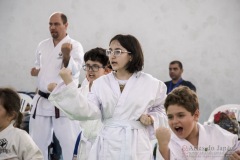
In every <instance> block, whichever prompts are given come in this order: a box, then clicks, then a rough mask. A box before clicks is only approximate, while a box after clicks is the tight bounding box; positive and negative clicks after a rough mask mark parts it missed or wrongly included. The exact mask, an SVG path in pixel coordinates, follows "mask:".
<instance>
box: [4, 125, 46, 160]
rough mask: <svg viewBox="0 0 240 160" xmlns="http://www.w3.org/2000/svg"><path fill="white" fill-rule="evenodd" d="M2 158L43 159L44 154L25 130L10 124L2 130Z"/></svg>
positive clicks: (14, 159) (7, 159) (12, 159)
mask: <svg viewBox="0 0 240 160" xmlns="http://www.w3.org/2000/svg"><path fill="white" fill-rule="evenodd" d="M0 159H1V160H9V159H11V160H43V155H42V153H41V151H40V149H39V148H38V147H37V145H36V144H35V143H34V142H33V140H32V138H31V137H30V136H29V135H28V133H27V132H26V131H24V130H21V129H18V128H14V127H13V124H10V125H9V126H8V127H7V128H5V129H4V130H2V131H1V132H0Z"/></svg>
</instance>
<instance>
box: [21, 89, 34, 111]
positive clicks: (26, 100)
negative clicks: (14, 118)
mask: <svg viewBox="0 0 240 160" xmlns="http://www.w3.org/2000/svg"><path fill="white" fill-rule="evenodd" d="M18 94H19V96H20V98H21V108H20V112H22V113H23V112H24V111H25V109H26V107H27V105H29V106H31V105H32V101H33V99H32V97H31V96H29V95H27V94H24V93H18Z"/></svg>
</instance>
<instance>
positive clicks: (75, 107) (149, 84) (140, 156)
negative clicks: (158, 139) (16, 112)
mask: <svg viewBox="0 0 240 160" xmlns="http://www.w3.org/2000/svg"><path fill="white" fill-rule="evenodd" d="M166 90H167V88H166V86H165V84H164V83H163V82H161V81H159V80H157V79H155V78H153V77H152V76H151V75H149V74H146V73H143V72H137V73H134V74H133V75H132V76H131V77H130V78H129V80H128V81H127V83H126V85H125V88H124V90H123V92H122V93H121V91H120V88H119V84H118V81H117V80H116V79H115V76H114V74H113V72H112V73H109V74H107V75H104V76H101V77H99V78H98V79H96V80H95V81H94V82H93V85H92V88H91V92H90V93H89V94H88V98H86V97H85V96H84V95H83V94H82V93H81V92H78V91H77V89H76V87H74V85H73V83H70V84H69V85H68V86H67V87H66V88H64V89H61V91H59V90H58V88H56V89H55V90H54V91H53V92H52V93H51V95H50V97H49V100H50V101H51V102H52V103H53V104H54V105H55V106H57V107H58V108H60V109H61V110H62V111H64V112H66V113H67V114H69V115H70V116H71V118H72V119H78V120H87V119H99V118H102V119H103V127H102V130H101V131H100V133H99V135H98V137H97V139H96V141H95V143H94V145H93V147H92V149H91V151H90V154H89V160H123V159H124V160H152V154H153V153H152V152H153V150H152V145H151V142H150V138H155V130H154V129H156V128H158V127H159V126H161V125H162V126H167V119H166V114H165V110H164V107H163V103H164V100H165V98H166ZM68 104H72V105H71V106H69V105H68ZM142 114H150V115H151V116H152V117H154V124H153V125H150V126H148V127H145V126H144V125H143V124H142V123H141V122H140V121H139V118H140V116H141V115H142Z"/></svg>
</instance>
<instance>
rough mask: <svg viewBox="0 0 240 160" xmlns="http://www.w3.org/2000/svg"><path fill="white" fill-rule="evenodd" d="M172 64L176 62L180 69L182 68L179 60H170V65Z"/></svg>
mask: <svg viewBox="0 0 240 160" xmlns="http://www.w3.org/2000/svg"><path fill="white" fill-rule="evenodd" d="M172 64H178V66H179V67H180V69H183V65H182V62H180V61H178V60H175V61H172V62H170V65H172Z"/></svg>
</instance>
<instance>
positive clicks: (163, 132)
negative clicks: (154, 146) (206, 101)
mask: <svg viewBox="0 0 240 160" xmlns="http://www.w3.org/2000/svg"><path fill="white" fill-rule="evenodd" d="M164 107H165V109H166V112H167V116H168V124H169V126H170V128H171V131H172V132H171V131H170V129H168V128H165V127H159V128H158V129H157V130H156V137H157V140H158V144H159V151H160V153H161V155H162V156H163V158H164V159H165V160H169V159H171V160H175V159H177V160H178V159H179V160H187V159H199V160H202V159H205V160H213V159H214V160H220V159H221V160H223V159H230V160H235V159H239V157H240V154H239V153H240V143H239V141H238V136H237V135H236V134H232V133H230V132H228V131H226V130H224V129H222V128H221V127H219V126H218V125H216V124H211V125H201V124H200V123H199V122H198V120H199V116H200V111H199V103H198V97H197V95H196V93H195V92H194V91H192V90H191V89H189V88H188V87H186V86H179V87H177V88H175V89H174V90H173V91H172V92H170V93H169V94H168V96H167V98H166V100H165V103H164Z"/></svg>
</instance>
